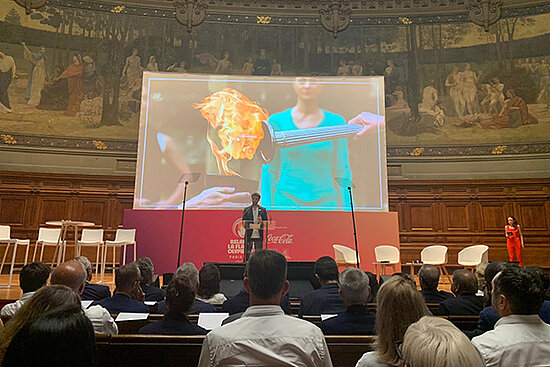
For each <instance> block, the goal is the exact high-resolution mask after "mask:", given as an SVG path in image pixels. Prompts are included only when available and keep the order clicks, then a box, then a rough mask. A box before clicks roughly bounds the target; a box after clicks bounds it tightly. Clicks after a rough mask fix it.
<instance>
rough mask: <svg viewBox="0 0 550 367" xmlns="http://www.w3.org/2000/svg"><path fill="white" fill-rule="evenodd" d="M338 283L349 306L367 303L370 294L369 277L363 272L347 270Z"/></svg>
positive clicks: (354, 269)
mask: <svg viewBox="0 0 550 367" xmlns="http://www.w3.org/2000/svg"><path fill="white" fill-rule="evenodd" d="M338 282H339V283H340V291H341V292H342V298H343V299H344V301H345V303H346V305H347V306H350V305H364V304H366V303H367V299H368V298H369V294H370V288H369V277H368V276H367V274H365V272H364V271H363V270H361V269H357V268H347V269H345V270H344V271H343V272H342V273H340V277H339V280H338Z"/></svg>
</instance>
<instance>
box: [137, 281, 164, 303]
mask: <svg viewBox="0 0 550 367" xmlns="http://www.w3.org/2000/svg"><path fill="white" fill-rule="evenodd" d="M141 290H143V293H145V300H146V301H157V302H158V301H162V300H164V297H166V291H165V290H164V289H160V288H157V287H153V286H152V285H147V284H142V285H141Z"/></svg>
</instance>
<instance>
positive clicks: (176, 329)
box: [139, 277, 208, 335]
mask: <svg viewBox="0 0 550 367" xmlns="http://www.w3.org/2000/svg"><path fill="white" fill-rule="evenodd" d="M194 302H195V288H194V286H192V285H191V284H190V283H189V279H185V278H183V277H175V278H173V279H172V280H171V281H170V283H169V284H168V288H166V310H167V311H166V315H165V316H164V318H163V319H162V320H160V321H157V322H155V323H153V324H149V325H146V326H144V327H142V328H141V329H139V333H140V334H156V335H205V334H206V333H208V331H206V330H205V329H203V328H201V327H200V326H198V325H196V324H193V323H191V322H190V321H189V319H187V316H186V315H185V314H186V313H187V312H188V311H189V309H190V308H191V306H192V305H193V303H194Z"/></svg>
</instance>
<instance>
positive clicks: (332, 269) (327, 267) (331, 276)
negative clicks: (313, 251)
mask: <svg viewBox="0 0 550 367" xmlns="http://www.w3.org/2000/svg"><path fill="white" fill-rule="evenodd" d="M313 271H314V273H315V274H317V275H318V276H319V279H320V280H321V282H328V281H331V280H338V265H337V264H336V261H334V259H333V258H332V257H330V256H323V257H320V258H319V259H317V261H315V265H314V267H313Z"/></svg>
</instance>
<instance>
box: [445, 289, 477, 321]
mask: <svg viewBox="0 0 550 367" xmlns="http://www.w3.org/2000/svg"><path fill="white" fill-rule="evenodd" d="M481 310H483V297H479V296H476V295H475V294H461V295H460V296H458V297H455V298H448V299H446V300H444V301H443V302H441V303H440V304H439V308H438V310H437V315H439V316H449V315H464V316H466V315H471V316H477V315H479V313H480V312H481Z"/></svg>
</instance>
